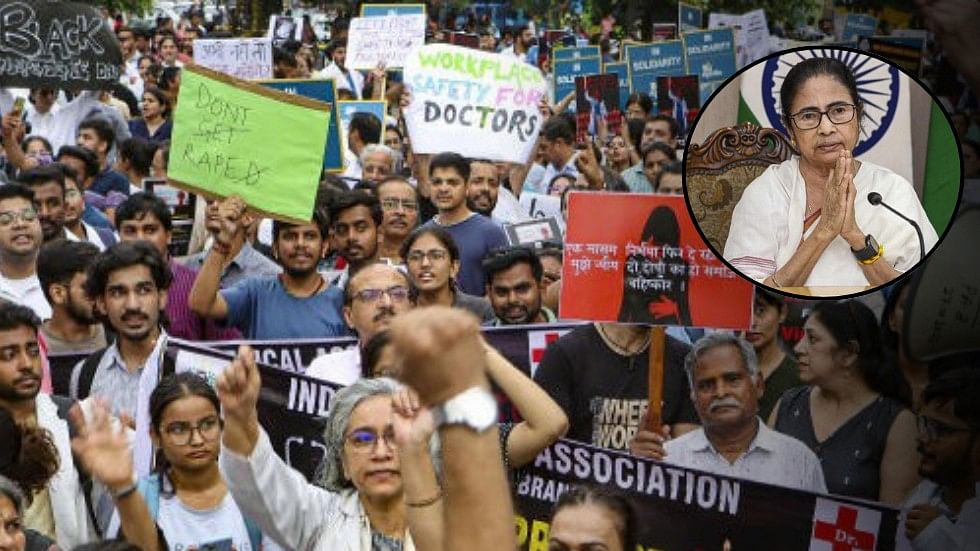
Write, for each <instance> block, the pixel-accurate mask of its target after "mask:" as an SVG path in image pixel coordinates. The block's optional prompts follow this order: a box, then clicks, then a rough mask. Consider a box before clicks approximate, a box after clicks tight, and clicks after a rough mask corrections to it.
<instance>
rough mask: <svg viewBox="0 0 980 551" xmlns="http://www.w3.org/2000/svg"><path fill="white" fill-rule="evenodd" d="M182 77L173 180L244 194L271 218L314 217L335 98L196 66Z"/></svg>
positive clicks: (204, 190) (216, 193) (213, 192)
mask: <svg viewBox="0 0 980 551" xmlns="http://www.w3.org/2000/svg"><path fill="white" fill-rule="evenodd" d="M181 80H182V82H181V86H180V94H179V96H178V98H177V109H176V111H175V113H174V129H173V135H172V138H171V148H170V165H169V167H168V172H167V176H168V178H169V179H170V181H171V183H172V184H174V185H176V186H179V187H182V188H186V189H188V190H190V191H194V192H197V193H201V194H203V195H205V196H210V197H227V196H229V195H238V196H240V197H241V198H242V199H244V200H245V202H246V203H248V204H249V206H251V207H252V208H253V209H254V210H256V211H258V212H261V213H263V214H265V215H267V216H270V217H272V218H277V219H281V220H285V221H291V222H296V223H300V222H304V223H305V222H308V221H309V220H310V219H312V218H313V204H314V202H315V199H316V189H317V185H318V183H319V181H320V173H321V169H322V167H323V150H324V147H325V145H326V143H325V142H326V136H327V126H328V125H329V123H330V104H328V103H325V102H320V101H316V100H312V99H310V98H306V97H303V96H297V95H292V94H286V93H284V92H279V91H276V90H272V89H269V88H266V87H264V86H259V85H257V84H253V83H250V82H246V81H243V80H239V79H236V78H232V77H230V76H228V75H225V74H222V73H219V72H216V71H212V70H210V69H205V68H203V67H199V66H193V65H191V66H187V67H185V70H184V71H183V74H182V79H181Z"/></svg>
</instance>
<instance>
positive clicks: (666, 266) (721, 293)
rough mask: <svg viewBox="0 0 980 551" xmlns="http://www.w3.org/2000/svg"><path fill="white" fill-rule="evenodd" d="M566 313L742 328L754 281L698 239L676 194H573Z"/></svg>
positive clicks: (567, 236)
mask: <svg viewBox="0 0 980 551" xmlns="http://www.w3.org/2000/svg"><path fill="white" fill-rule="evenodd" d="M564 251H565V253H564V254H565V261H564V263H563V267H562V290H561V302H560V304H561V305H560V309H561V312H562V317H563V318H569V319H581V320H593V321H620V322H625V323H649V324H654V325H683V326H688V327H714V328H729V329H746V328H748V327H749V323H750V321H751V317H752V285H751V284H749V283H748V282H746V281H744V280H743V279H741V278H739V277H738V276H737V275H735V273H734V272H732V271H731V270H730V269H729V268H728V267H727V266H725V265H724V264H722V263H721V261H720V260H718V258H717V257H716V256H715V254H714V253H713V252H712V251H711V249H709V248H708V247H707V246H706V245H705V244H704V242H703V241H702V239H701V236H700V235H699V234H698V232H697V230H696V229H695V228H694V223H693V222H692V221H691V217H690V216H689V214H688V212H687V207H686V206H685V204H684V200H683V198H681V197H679V196H668V195H652V194H632V193H575V192H573V193H571V194H570V195H569V197H568V228H567V230H566V233H565V247H564Z"/></svg>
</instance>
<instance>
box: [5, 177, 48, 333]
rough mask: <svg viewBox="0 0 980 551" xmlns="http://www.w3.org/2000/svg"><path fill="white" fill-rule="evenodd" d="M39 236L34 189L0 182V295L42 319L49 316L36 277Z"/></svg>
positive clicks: (40, 236) (46, 303)
mask: <svg viewBox="0 0 980 551" xmlns="http://www.w3.org/2000/svg"><path fill="white" fill-rule="evenodd" d="M43 237H44V235H43V233H42V230H41V222H40V221H39V220H38V216H37V210H35V209H34V192H33V191H31V190H30V189H29V188H27V187H25V186H23V185H21V184H16V183H13V184H6V185H3V186H0V299H2V300H5V301H7V302H12V303H14V304H22V305H24V306H27V307H28V308H30V309H31V310H34V313H35V314H37V317H39V318H41V319H42V320H44V319H48V318H50V317H51V306H50V305H48V301H47V300H46V299H45V298H44V291H43V290H42V289H41V283H40V281H39V280H38V278H37V254H38V251H39V250H40V248H41V241H42V239H43Z"/></svg>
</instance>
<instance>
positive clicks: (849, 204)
mask: <svg viewBox="0 0 980 551" xmlns="http://www.w3.org/2000/svg"><path fill="white" fill-rule="evenodd" d="M850 165H851V162H848V166H850ZM844 185H845V186H846V198H845V207H844V223H843V225H842V226H841V230H840V236H841V237H843V238H844V239H845V240H846V241H847V242H848V243H849V244H850V245H851V248H852V249H861V248H863V247H864V232H862V231H861V228H859V227H858V225H857V220H855V218H854V201H855V200H857V187H856V186H855V185H854V176H853V174H852V175H850V176H848V177H847V181H846V182H845V184H844Z"/></svg>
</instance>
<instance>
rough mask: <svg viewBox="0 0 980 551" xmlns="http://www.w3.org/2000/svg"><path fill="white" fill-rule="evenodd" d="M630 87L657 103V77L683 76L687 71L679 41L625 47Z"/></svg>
mask: <svg viewBox="0 0 980 551" xmlns="http://www.w3.org/2000/svg"><path fill="white" fill-rule="evenodd" d="M626 64H627V70H628V72H629V79H630V86H631V87H632V90H633V91H634V92H642V93H644V94H647V95H648V96H650V98H651V99H652V100H654V101H657V77H661V76H671V75H683V74H685V72H686V71H687V65H686V63H685V61H684V46H683V45H682V44H681V41H680V40H671V41H667V42H658V43H656V44H642V45H640V44H629V45H627V46H626Z"/></svg>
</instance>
